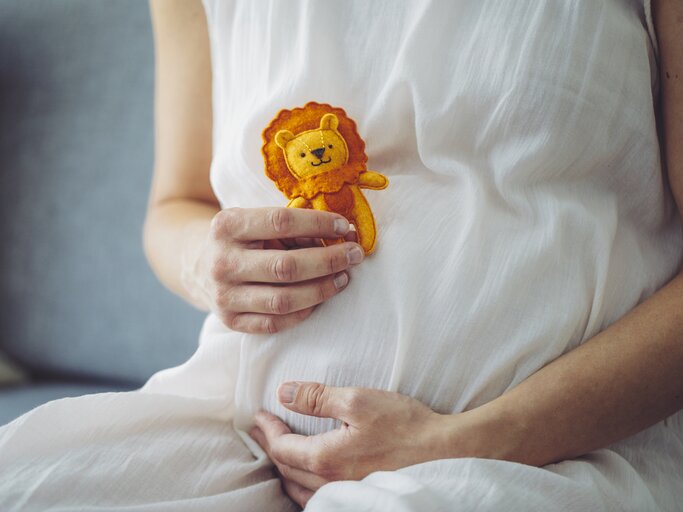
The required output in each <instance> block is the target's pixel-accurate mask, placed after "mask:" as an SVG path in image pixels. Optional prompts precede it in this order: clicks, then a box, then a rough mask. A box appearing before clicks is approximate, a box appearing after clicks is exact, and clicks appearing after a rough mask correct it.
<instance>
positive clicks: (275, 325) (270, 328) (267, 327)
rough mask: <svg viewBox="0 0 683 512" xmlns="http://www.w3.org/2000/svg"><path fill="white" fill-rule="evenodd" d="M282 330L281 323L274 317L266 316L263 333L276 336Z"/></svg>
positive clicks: (262, 325) (263, 321)
mask: <svg viewBox="0 0 683 512" xmlns="http://www.w3.org/2000/svg"><path fill="white" fill-rule="evenodd" d="M279 330H280V325H279V322H278V321H277V320H276V319H275V318H273V317H272V316H266V317H264V318H263V320H262V324H261V331H262V332H264V333H267V334H275V333H276V332H278V331H279Z"/></svg>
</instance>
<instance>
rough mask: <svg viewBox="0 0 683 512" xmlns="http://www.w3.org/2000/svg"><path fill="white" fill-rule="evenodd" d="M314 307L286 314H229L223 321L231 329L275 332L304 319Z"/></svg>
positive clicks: (263, 332)
mask: <svg viewBox="0 0 683 512" xmlns="http://www.w3.org/2000/svg"><path fill="white" fill-rule="evenodd" d="M313 309H314V308H312V307H311V308H306V309H302V310H300V311H295V312H294V313H289V314H286V315H264V314H259V313H238V314H236V315H230V316H228V317H227V318H225V319H222V320H223V323H225V325H226V326H227V327H229V328H230V329H232V330H233V331H240V332H248V333H252V334H275V333H276V332H280V331H282V330H284V329H287V328H288V327H292V326H294V325H296V324H298V323H299V322H301V321H303V320H306V318H308V317H309V316H310V315H311V313H313Z"/></svg>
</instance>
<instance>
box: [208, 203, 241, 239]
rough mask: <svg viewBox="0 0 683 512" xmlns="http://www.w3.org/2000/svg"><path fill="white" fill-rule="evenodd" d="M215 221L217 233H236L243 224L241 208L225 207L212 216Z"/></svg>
mask: <svg viewBox="0 0 683 512" xmlns="http://www.w3.org/2000/svg"><path fill="white" fill-rule="evenodd" d="M214 220H216V222H217V224H218V225H217V226H216V229H217V232H218V233H219V234H222V233H225V234H227V235H234V234H236V233H237V232H238V231H239V229H240V228H241V226H242V224H243V215H242V209H241V208H225V209H224V210H221V211H220V212H219V214H218V215H216V216H215V217H214Z"/></svg>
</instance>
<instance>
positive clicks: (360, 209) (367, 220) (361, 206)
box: [351, 187, 377, 254]
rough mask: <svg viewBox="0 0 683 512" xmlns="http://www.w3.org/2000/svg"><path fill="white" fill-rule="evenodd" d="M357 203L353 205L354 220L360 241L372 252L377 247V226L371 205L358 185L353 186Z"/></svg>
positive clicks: (364, 247) (361, 244) (366, 251)
mask: <svg viewBox="0 0 683 512" xmlns="http://www.w3.org/2000/svg"><path fill="white" fill-rule="evenodd" d="M351 191H352V192H353V196H354V199H355V204H354V206H353V213H352V216H353V218H352V221H351V222H353V225H354V226H355V227H356V233H357V234H358V243H359V244H360V246H361V247H362V248H363V250H364V251H365V254H370V253H372V251H374V249H375V242H376V239H377V228H376V227H375V217H374V216H373V215H372V210H370V205H369V204H368V201H367V200H366V199H365V196H364V195H363V193H362V192H361V191H360V189H359V188H358V187H351Z"/></svg>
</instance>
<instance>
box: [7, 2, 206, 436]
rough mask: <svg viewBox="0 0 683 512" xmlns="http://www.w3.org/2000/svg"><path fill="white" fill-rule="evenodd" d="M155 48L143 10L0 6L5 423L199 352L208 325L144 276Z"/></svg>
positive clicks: (130, 6)
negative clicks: (7, 365)
mask: <svg viewBox="0 0 683 512" xmlns="http://www.w3.org/2000/svg"><path fill="white" fill-rule="evenodd" d="M153 61H154V56H153V42H152V33H151V27H150V19H149V9H148V5H147V2H146V1H144V0H117V1H116V2H114V1H110V0H0V353H4V354H5V355H7V356H9V357H10V358H11V359H13V360H14V361H15V362H17V363H19V365H20V366H21V367H23V368H24V369H25V370H26V372H27V373H28V374H29V375H30V378H29V380H27V381H24V382H22V383H20V384H15V385H12V386H3V387H0V424H3V423H5V422H7V421H10V420H12V419H13V418H15V417H16V416H18V415H20V414H22V413H23V412H25V411H27V410H29V409H31V408H33V407H35V406H37V405H39V404H40V403H43V402H45V401H48V400H52V399H56V398H61V397H64V396H74V395H81V394H85V393H92V392H99V391H112V390H129V389H134V388H135V387H138V386H139V385H141V384H142V383H143V382H144V381H145V380H146V379H147V378H148V377H149V376H150V375H151V374H152V373H153V372H155V371H156V370H158V369H161V368H165V367H169V366H175V365H177V364H179V363H181V362H183V361H184V360H186V359H187V358H188V357H189V356H190V355H191V354H192V353H193V352H194V350H195V347H196V344H197V335H198V332H199V329H200V326H201V322H202V319H203V314H201V313H200V312H197V311H194V310H192V308H191V307H190V306H187V305H185V304H184V303H183V302H182V301H180V300H179V299H177V298H176V297H174V296H173V295H171V294H170V293H169V292H167V291H166V290H165V289H164V288H163V287H162V286H161V285H160V284H159V283H158V282H157V280H156V279H155V277H154V275H153V274H152V271H151V270H150V268H149V267H148V265H147V263H146V261H145V258H144V255H143V249H142V242H141V239H142V224H143V220H144V214H145V207H146V198H147V193H148V189H149V184H150V179H151V175H152V163H153V79H154V76H153Z"/></svg>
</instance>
